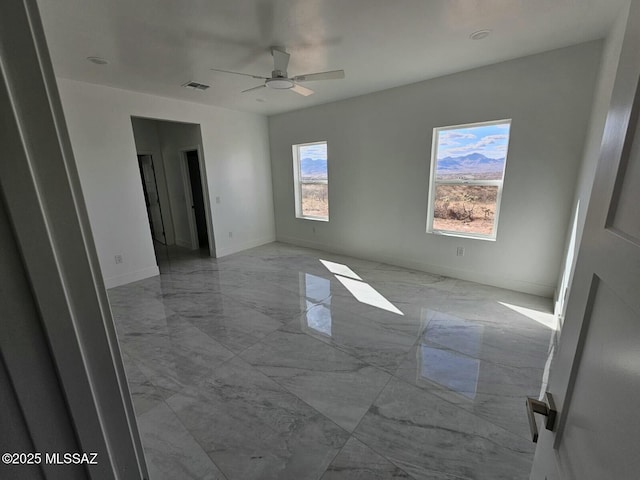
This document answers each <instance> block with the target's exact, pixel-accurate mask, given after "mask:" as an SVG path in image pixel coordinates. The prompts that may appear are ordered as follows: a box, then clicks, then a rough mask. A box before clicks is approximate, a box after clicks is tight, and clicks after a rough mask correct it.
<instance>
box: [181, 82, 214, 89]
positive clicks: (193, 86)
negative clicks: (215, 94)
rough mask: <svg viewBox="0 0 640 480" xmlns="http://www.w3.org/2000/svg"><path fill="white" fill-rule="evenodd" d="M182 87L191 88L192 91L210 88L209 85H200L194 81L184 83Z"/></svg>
mask: <svg viewBox="0 0 640 480" xmlns="http://www.w3.org/2000/svg"><path fill="white" fill-rule="evenodd" d="M182 86H183V87H184V88H190V89H191V90H206V89H207V88H209V85H205V84H204V83H198V82H193V81H191V82H187V83H183V84H182Z"/></svg>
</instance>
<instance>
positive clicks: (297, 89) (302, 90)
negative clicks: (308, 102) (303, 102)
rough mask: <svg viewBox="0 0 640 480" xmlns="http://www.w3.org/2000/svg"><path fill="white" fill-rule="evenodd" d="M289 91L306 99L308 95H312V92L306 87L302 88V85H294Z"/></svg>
mask: <svg viewBox="0 0 640 480" xmlns="http://www.w3.org/2000/svg"><path fill="white" fill-rule="evenodd" d="M290 90H291V91H293V92H296V93H297V94H298V95H302V96H303V97H308V96H309V95H313V93H314V92H313V90H311V89H310V88H307V87H303V86H302V85H298V84H294V85H293V87H291V88H290Z"/></svg>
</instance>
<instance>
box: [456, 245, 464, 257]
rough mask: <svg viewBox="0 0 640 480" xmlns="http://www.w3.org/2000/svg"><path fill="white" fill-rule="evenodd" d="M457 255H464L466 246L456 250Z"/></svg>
mask: <svg viewBox="0 0 640 480" xmlns="http://www.w3.org/2000/svg"><path fill="white" fill-rule="evenodd" d="M456 256H457V257H464V247H458V249H457V250H456Z"/></svg>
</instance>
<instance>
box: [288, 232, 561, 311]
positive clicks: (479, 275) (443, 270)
mask: <svg viewBox="0 0 640 480" xmlns="http://www.w3.org/2000/svg"><path fill="white" fill-rule="evenodd" d="M276 241H278V242H283V243H289V244H292V245H297V246H300V247H307V248H314V249H317V250H323V251H326V252H330V253H337V254H340V255H348V256H350V257H355V258H361V259H363V260H370V261H373V262H380V263H386V264H389V265H396V266H398V267H404V268H410V269H413V270H420V271H423V272H427V273H433V274H435V275H443V276H445V277H452V278H457V279H460V280H466V281H469V282H476V283H482V284H484V285H491V286H493V287H498V288H504V289H507V290H515V291H517V292H522V293H528V294H531V295H537V296H540V297H546V298H551V297H553V294H554V292H555V288H556V286H555V285H543V284H538V283H532V282H526V281H522V280H517V279H513V278H505V277H502V276H495V275H491V274H488V273H484V272H474V271H469V270H464V269H461V268H455V267H445V266H442V265H433V264H430V263H425V262H422V261H420V260H418V259H414V258H400V257H393V256H387V255H375V256H372V257H366V258H365V257H362V255H361V254H359V253H358V252H357V251H354V250H351V249H349V248H344V247H338V246H336V245H331V244H327V243H321V242H313V241H309V240H306V239H302V238H297V237H289V236H283V235H278V236H277V237H276Z"/></svg>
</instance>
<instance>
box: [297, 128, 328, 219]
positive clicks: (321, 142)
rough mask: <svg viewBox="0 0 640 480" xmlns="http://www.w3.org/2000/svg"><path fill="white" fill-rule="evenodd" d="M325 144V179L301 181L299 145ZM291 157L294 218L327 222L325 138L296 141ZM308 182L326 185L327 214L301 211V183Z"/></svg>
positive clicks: (326, 143)
mask: <svg viewBox="0 0 640 480" xmlns="http://www.w3.org/2000/svg"><path fill="white" fill-rule="evenodd" d="M323 144H324V145H326V147H327V179H326V180H314V181H302V177H301V172H300V160H301V159H300V147H308V146H312V145H323ZM291 151H292V157H293V191H294V199H295V213H296V218H300V219H303V220H314V221H317V222H328V221H329V144H328V142H327V141H326V140H320V141H317V142H308V143H297V144H294V145H292V146H291ZM303 184H310V185H316V184H321V185H326V186H327V216H326V217H318V216H314V215H304V213H303V211H302V185H303Z"/></svg>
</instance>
